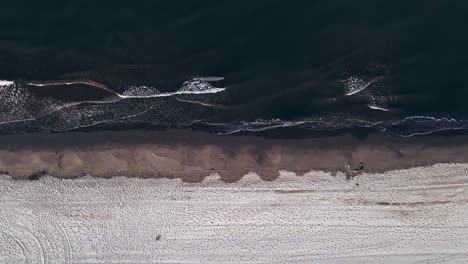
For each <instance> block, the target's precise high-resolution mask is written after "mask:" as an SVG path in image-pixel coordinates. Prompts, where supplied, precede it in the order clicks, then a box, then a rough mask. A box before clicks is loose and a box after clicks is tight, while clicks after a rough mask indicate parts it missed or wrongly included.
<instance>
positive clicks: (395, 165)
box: [0, 130, 468, 182]
mask: <svg viewBox="0 0 468 264" xmlns="http://www.w3.org/2000/svg"><path fill="white" fill-rule="evenodd" d="M467 142H468V137H467V136H451V137H450V136H425V137H413V138H399V137H394V136H389V135H382V134H374V135H370V136H369V137H368V138H367V139H365V140H360V139H358V138H355V137H352V136H349V135H341V136H334V137H320V138H306V139H268V138H260V137H254V136H219V135H213V134H208V133H203V132H197V131H189V130H165V131H125V132H122V131H120V132H93V133H63V134H36V135H5V136H1V137H0V146H1V147H0V171H2V172H4V173H6V174H9V175H10V176H12V177H13V178H17V179H28V178H29V179H34V178H37V177H39V176H41V175H43V174H48V175H51V176H54V177H61V178H74V177H80V176H83V175H92V176H95V177H113V176H127V177H143V178H147V177H154V178H180V179H182V180H183V181H186V182H199V181H201V180H203V179H204V178H205V177H206V176H208V175H210V174H213V173H217V174H219V175H220V176H221V179H222V180H223V181H226V182H234V181H237V180H239V179H241V178H242V177H243V176H244V175H245V174H247V173H248V172H250V171H253V172H256V173H257V174H258V175H259V176H260V177H261V178H262V179H264V180H273V179H276V178H277V177H278V175H279V171H280V170H286V171H291V172H295V173H297V174H304V173H307V172H309V171H311V170H323V171H327V172H332V173H334V172H337V171H341V172H345V173H347V174H348V176H349V175H352V174H353V172H352V170H353V169H354V170H356V169H358V168H359V166H360V163H361V162H362V163H363V164H364V170H365V171H369V172H384V171H390V170H397V169H404V168H411V167H420V166H429V165H433V164H437V163H467V162H468V144H466V143H467ZM348 166H349V167H348Z"/></svg>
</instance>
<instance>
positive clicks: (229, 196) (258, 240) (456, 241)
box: [0, 164, 468, 264]
mask: <svg viewBox="0 0 468 264" xmlns="http://www.w3.org/2000/svg"><path fill="white" fill-rule="evenodd" d="M467 171H468V165H466V164H438V165H434V166H431V167H421V168H412V169H406V170H397V171H391V172H387V173H383V174H362V175H359V176H357V177H355V178H354V179H352V180H349V181H347V180H346V177H345V176H344V175H342V174H338V175H335V176H332V175H330V174H329V173H325V172H310V173H308V174H306V175H304V176H296V175H294V174H293V173H289V172H282V173H281V176H280V177H279V178H278V179H277V180H275V181H273V182H265V181H262V180H261V179H260V178H259V177H258V176H257V175H256V174H254V173H250V174H248V175H246V176H244V178H243V179H241V180H240V181H238V182H236V183H231V184H228V183H223V182H221V181H219V177H218V176H217V175H212V176H209V177H208V178H206V179H205V180H204V181H203V182H201V183H184V182H182V181H180V180H169V179H135V178H133V179H131V178H130V179H129V178H112V179H98V178H92V177H84V178H79V179H74V180H60V179H55V178H50V177H45V178H41V179H40V180H38V181H18V180H11V179H10V178H9V177H8V176H1V177H0V193H2V195H1V196H0V217H1V219H2V221H0V252H2V254H0V262H1V263H77V264H79V263H91V262H92V263H113V262H121V261H122V260H125V261H126V262H129V263H154V262H157V263H189V262H190V263H239V262H243V263H330V262H337V261H338V262H340V263H343V262H346V263H395V262H398V263H422V262H423V263H428V262H430V263H432V262H435V261H438V262H443V263H466V262H467V261H468V221H467V220H468V219H467V215H468V203H467V201H468V173H467Z"/></svg>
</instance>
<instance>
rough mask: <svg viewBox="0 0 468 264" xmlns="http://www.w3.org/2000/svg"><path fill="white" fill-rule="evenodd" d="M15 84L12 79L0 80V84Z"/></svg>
mask: <svg viewBox="0 0 468 264" xmlns="http://www.w3.org/2000/svg"><path fill="white" fill-rule="evenodd" d="M13 84H15V82H14V81H8V80H0V86H10V85H13Z"/></svg>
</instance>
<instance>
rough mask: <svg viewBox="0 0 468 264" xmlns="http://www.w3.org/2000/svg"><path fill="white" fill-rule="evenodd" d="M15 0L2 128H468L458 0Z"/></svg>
mask: <svg viewBox="0 0 468 264" xmlns="http://www.w3.org/2000/svg"><path fill="white" fill-rule="evenodd" d="M14 5H15V4H9V5H8V6H7V7H2V9H1V15H0V80H1V81H0V133H7V134H9V133H42V132H51V133H58V132H64V131H95V130H127V129H160V128H167V127H191V128H193V129H201V130H206V131H209V132H212V133H217V134H236V133H246V132H248V133H259V132H264V131H270V130H284V131H286V130H285V129H287V128H295V129H296V128H297V129H301V130H306V131H319V132H323V133H332V132H333V131H342V130H356V129H364V130H366V131H375V132H384V133H391V134H395V135H399V136H403V137H409V136H414V135H422V134H430V133H434V132H438V131H453V130H458V131H460V130H461V131H463V130H465V129H466V128H468V103H467V98H468V66H467V65H468V50H467V47H468V31H467V28H468V15H467V14H468V2H466V1H461V0H459V1H435V0H429V1H403V0H392V1H383V0H379V1H375V0H372V1H371V0H368V1H362V0H358V1H343V0H326V1H277V0H276V1H275V0H270V1H263V0H257V1H151V2H150V1H148V2H147V3H145V2H142V1H138V2H137V1H135V2H134V3H133V4H132V5H123V4H120V3H118V2H117V1H113V2H109V3H104V2H100V3H88V4H86V3H80V2H71V3H65V2H64V3H58V4H55V5H53V6H52V5H51V6H48V5H47V4H44V3H42V2H37V3H36V4H33V5H22V6H20V5H19V4H18V5H17V6H14Z"/></svg>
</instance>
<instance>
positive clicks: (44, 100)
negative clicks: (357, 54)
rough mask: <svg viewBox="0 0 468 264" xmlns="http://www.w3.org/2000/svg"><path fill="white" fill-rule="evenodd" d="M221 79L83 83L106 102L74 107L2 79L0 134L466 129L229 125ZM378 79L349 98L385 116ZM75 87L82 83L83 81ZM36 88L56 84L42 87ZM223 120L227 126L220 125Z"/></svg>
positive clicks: (441, 125) (467, 124) (414, 121)
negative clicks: (169, 86) (167, 85)
mask: <svg viewBox="0 0 468 264" xmlns="http://www.w3.org/2000/svg"><path fill="white" fill-rule="evenodd" d="M379 78H380V77H379ZM220 79H222V78H221V77H206V78H203V77H201V78H194V79H191V80H188V81H186V82H184V83H183V84H182V86H181V88H180V89H178V90H177V91H175V92H161V91H160V90H159V89H157V88H154V87H151V86H130V87H128V88H127V89H126V90H125V91H124V92H122V93H117V92H115V91H113V90H111V89H110V88H108V87H106V86H104V85H103V84H99V83H94V82H89V83H87V84H89V85H93V86H96V87H97V88H99V89H103V90H106V91H108V92H109V93H110V95H109V97H106V98H104V99H102V100H98V101H78V102H62V101H60V100H57V99H53V98H50V97H38V96H35V95H34V94H33V93H31V91H30V90H28V89H27V88H26V87H25V86H23V85H22V84H21V83H15V82H13V81H7V80H1V81H0V133H25V132H26V133H37V132H64V131H73V130H80V129H85V128H89V129H91V130H102V129H110V130H113V129H128V128H133V127H134V125H135V124H138V127H150V128H151V127H155V126H162V127H192V126H197V127H201V128H202V129H205V130H208V131H210V132H214V133H217V134H222V135H229V134H237V133H242V132H252V133H256V132H263V131H268V130H274V129H284V128H291V127H294V128H300V129H306V130H314V131H332V130H341V129H355V128H367V129H371V130H375V131H380V132H386V133H390V134H394V135H398V136H402V137H411V136H416V135H425V134H431V133H435V132H439V131H444V130H461V129H467V128H468V120H461V119H454V118H436V117H432V116H409V117H406V118H403V119H393V120H392V119H390V118H389V119H388V120H386V121H380V120H367V119H362V118H358V117H353V118H349V117H343V116H339V115H335V116H324V117H316V118H306V119H300V120H297V119H295V120H283V119H278V118H274V119H262V118H258V119H253V120H242V116H239V117H237V118H239V119H240V120H236V119H234V120H235V121H232V119H226V118H224V117H223V116H222V115H219V114H220V113H222V112H223V111H224V112H226V111H229V109H231V108H230V106H228V105H223V104H222V100H221V99H220V98H222V97H223V96H225V95H224V93H222V92H223V91H225V88H218V87H215V86H213V85H212V84H210V83H209V81H218V80H220ZM379 80H380V79H377V80H374V81H373V83H372V85H371V86H373V87H372V89H374V90H375V91H372V92H371V91H366V90H365V89H361V88H362V87H361V88H359V89H361V90H360V92H357V91H358V90H359V89H358V90H354V91H353V94H354V95H358V93H359V96H364V98H365V99H366V100H367V99H368V102H367V106H368V107H369V108H370V109H372V110H379V111H384V112H388V111H390V110H389V109H388V108H387V107H386V106H385V102H386V101H385V100H383V99H382V100H380V99H379V98H380V97H382V98H387V97H388V96H386V95H385V94H383V93H384V92H388V90H386V89H384V88H385V87H379V86H375V85H376V84H377V83H378V82H380V81H379ZM371 82H372V81H371ZM371 82H367V83H371ZM71 83H73V82H66V83H65V82H61V84H62V85H69V84H71ZM79 83H80V84H82V83H84V81H79ZM356 83H360V81H356ZM35 85H36V86H46V85H59V84H56V83H52V84H51V83H45V82H44V83H35ZM366 85H367V87H369V84H364V86H366ZM369 89H370V88H369ZM366 93H369V94H368V95H366ZM217 94H220V95H217ZM366 96H367V97H366ZM379 96H380V97H379ZM216 98H218V99H216ZM218 117H220V118H218ZM214 120H221V122H215V121H214ZM224 120H226V122H223V121H224Z"/></svg>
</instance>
